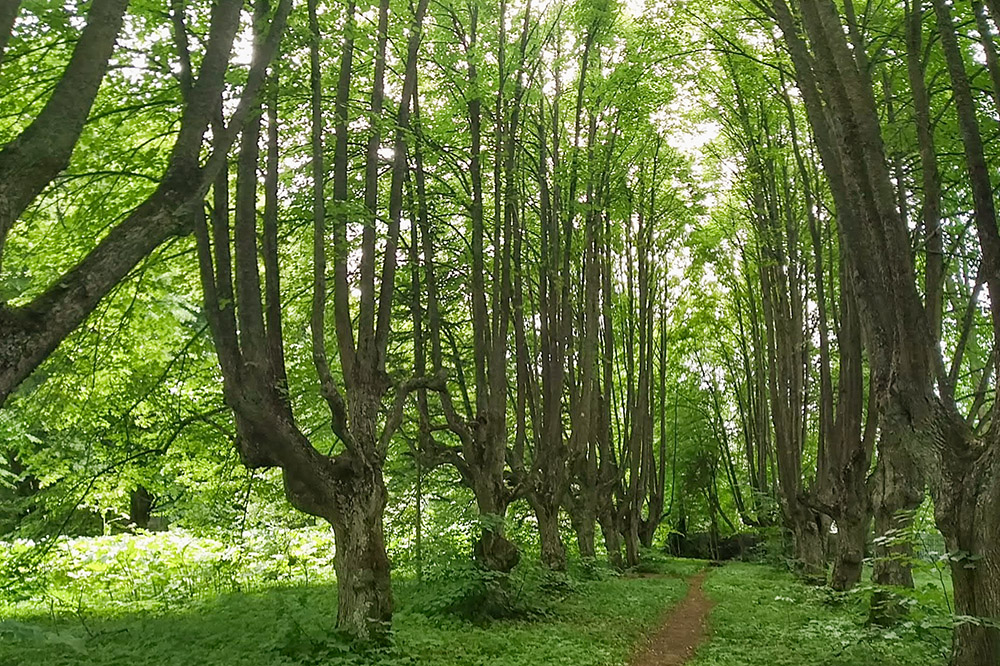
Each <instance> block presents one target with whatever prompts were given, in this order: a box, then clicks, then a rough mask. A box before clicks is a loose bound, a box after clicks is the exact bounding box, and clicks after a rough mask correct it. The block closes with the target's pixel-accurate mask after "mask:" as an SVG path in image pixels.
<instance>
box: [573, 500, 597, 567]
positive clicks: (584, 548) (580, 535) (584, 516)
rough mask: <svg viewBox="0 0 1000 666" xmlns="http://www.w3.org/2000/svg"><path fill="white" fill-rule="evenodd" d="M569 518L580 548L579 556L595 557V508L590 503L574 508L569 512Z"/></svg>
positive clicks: (587, 558) (584, 557)
mask: <svg viewBox="0 0 1000 666" xmlns="http://www.w3.org/2000/svg"><path fill="white" fill-rule="evenodd" d="M570 519H571V520H572V522H573V530H574V531H575V532H576V543H577V546H578V547H579V549H580V557H581V558H582V559H584V560H594V559H596V558H597V548H596V546H595V540H596V537H597V530H596V522H597V516H596V510H595V509H594V508H592V506H591V505H588V506H586V507H579V508H575V509H574V510H573V511H571V512H570Z"/></svg>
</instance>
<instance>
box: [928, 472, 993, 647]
mask: <svg viewBox="0 0 1000 666" xmlns="http://www.w3.org/2000/svg"><path fill="white" fill-rule="evenodd" d="M990 457H992V458H994V460H989V459H987V460H981V461H978V462H979V463H980V465H979V466H977V467H976V468H975V469H976V470H977V471H976V473H974V474H972V475H969V476H970V477H971V478H969V477H966V482H965V484H963V485H961V486H960V489H958V493H959V494H960V495H961V500H960V502H959V503H958V504H957V505H956V506H955V507H954V509H957V511H949V510H948V508H946V509H945V511H942V512H940V514H939V516H938V524H945V521H953V522H950V523H949V524H950V526H951V527H949V528H946V529H944V530H942V532H944V536H945V544H946V546H947V549H948V552H949V553H950V554H951V576H952V583H953V585H954V592H955V614H956V615H958V616H959V620H958V622H957V623H956V625H955V634H954V638H953V644H952V656H951V664H952V666H994V665H995V664H997V663H1000V662H998V657H1000V630H998V628H997V626H996V624H995V623H996V622H997V620H998V618H1000V568H998V566H997V563H998V562H1000V527H998V525H997V520H996V516H998V515H1000V464H998V462H997V460H995V458H996V456H995V455H993V456H990Z"/></svg>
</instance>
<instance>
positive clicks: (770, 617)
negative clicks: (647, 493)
mask: <svg viewBox="0 0 1000 666" xmlns="http://www.w3.org/2000/svg"><path fill="white" fill-rule="evenodd" d="M705 590H706V592H707V593H708V596H709V597H710V598H711V599H712V600H713V601H714V602H715V604H716V605H715V607H714V608H713V610H712V613H711V616H710V625H711V640H710V641H709V642H707V643H706V644H704V645H703V646H702V647H701V648H700V649H699V651H698V653H697V656H696V658H695V659H694V661H693V662H691V663H690V665H689V666H913V665H915V664H919V665H920V666H939V665H940V666H943V665H944V664H945V663H947V658H946V655H947V652H948V648H949V646H950V634H949V631H948V629H949V626H948V619H947V615H946V614H945V613H944V612H943V610H942V609H941V608H939V605H938V604H939V603H941V605H943V599H941V598H939V597H938V596H937V595H939V591H937V592H935V591H934V590H933V589H931V588H930V587H928V588H927V589H926V590H920V589H918V590H917V591H916V592H915V593H914V596H913V597H912V602H911V603H910V612H909V614H908V616H907V617H906V618H904V619H903V620H901V621H900V622H899V623H898V624H897V625H895V626H892V627H885V628H883V627H873V626H869V625H868V622H867V618H868V606H869V600H870V595H871V588H870V587H868V586H861V587H859V589H857V590H856V591H853V592H849V593H837V592H834V591H832V590H830V589H829V588H823V587H809V586H806V585H804V584H802V583H800V582H798V581H796V580H794V579H793V578H792V576H791V575H790V574H788V573H786V572H783V571H779V570H777V569H775V568H772V567H767V566H761V565H752V564H742V563H733V564H730V565H727V566H726V567H725V568H722V569H719V570H716V571H714V572H713V573H712V575H711V576H710V577H709V578H708V579H707V580H706V581H705Z"/></svg>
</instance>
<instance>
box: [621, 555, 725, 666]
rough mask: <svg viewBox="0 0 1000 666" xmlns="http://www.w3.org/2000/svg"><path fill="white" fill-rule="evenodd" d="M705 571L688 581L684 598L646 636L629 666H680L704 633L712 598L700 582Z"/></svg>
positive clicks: (702, 580)
mask: <svg viewBox="0 0 1000 666" xmlns="http://www.w3.org/2000/svg"><path fill="white" fill-rule="evenodd" d="M707 575H708V574H707V572H705V571H702V572H700V573H698V574H695V575H694V577H692V578H691V580H690V581H689V582H688V591H687V595H686V596H685V597H684V599H683V600H682V601H681V602H680V603H679V604H677V605H676V606H675V607H674V608H672V609H671V610H670V612H669V613H668V614H667V617H666V619H665V620H664V621H663V623H662V624H661V625H660V628H659V629H658V630H657V631H656V632H655V633H653V634H652V636H650V639H649V643H648V644H647V645H645V646H644V647H643V648H642V649H641V650H640V651H639V652H638V654H637V655H636V657H635V658H634V659H633V660H632V666H683V665H684V664H686V663H687V662H688V660H689V659H690V658H691V655H693V654H694V652H695V650H697V649H698V646H699V645H701V643H702V641H704V640H705V638H706V636H707V633H708V627H707V623H708V614H709V611H711V610H712V606H713V604H712V601H711V600H710V599H709V598H708V597H707V596H705V591H704V590H703V589H702V585H703V583H704V582H705V577H706V576H707Z"/></svg>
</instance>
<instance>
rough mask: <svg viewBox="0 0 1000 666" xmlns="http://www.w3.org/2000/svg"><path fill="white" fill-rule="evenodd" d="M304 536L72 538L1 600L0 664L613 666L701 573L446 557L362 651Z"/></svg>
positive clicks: (413, 584) (667, 565)
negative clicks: (246, 544)
mask: <svg viewBox="0 0 1000 666" xmlns="http://www.w3.org/2000/svg"><path fill="white" fill-rule="evenodd" d="M308 536H309V535H291V536H290V537H289V539H288V542H287V543H286V544H285V545H284V546H283V547H278V546H277V545H275V544H274V543H273V541H274V539H271V540H270V541H267V542H266V543H265V541H264V540H262V541H261V543H258V544H256V545H257V546H258V547H260V548H261V549H262V550H260V551H251V552H247V551H244V549H242V548H241V549H238V551H239V552H237V551H234V549H233V548H232V547H231V546H227V545H226V544H221V543H218V542H215V541H212V540H210V539H204V538H196V537H192V536H191V535H185V534H178V533H169V534H163V535H146V536H141V537H130V536H128V535H118V536H115V537H101V538H97V539H89V540H88V539H77V540H70V541H67V542H66V543H65V544H63V545H61V546H60V548H58V549H56V550H55V551H53V552H52V553H49V554H48V555H47V556H46V558H45V570H44V571H40V572H38V573H37V574H36V579H35V580H33V581H31V582H32V585H30V586H22V587H21V588H18V586H16V585H11V586H8V587H7V589H6V590H0V598H3V600H0V666H22V665H23V666H27V665H28V664H45V665H46V666H62V665H67V666H68V665H83V664H87V665H91V664H92V665H94V666H111V665H116V666H117V665H122V666H143V665H147V664H148V665H149V666H153V665H156V666H174V665H176V666H189V665H198V666H216V665H233V666H236V665H240V666H256V665H258V664H259V665H268V666H270V665H272V664H273V665H285V664H288V665H292V664H301V665H306V664H337V665H343V666H354V665H362V664H365V665H371V666H402V665H418V664H419V665H421V666H476V665H484V666H485V665H487V664H489V665H496V666H540V665H543V664H552V665H559V664H572V665H573V666H616V665H621V664H625V663H626V662H627V659H628V656H629V654H630V652H631V650H632V646H633V645H634V644H635V643H636V642H637V641H638V640H639V639H640V637H641V635H642V634H643V633H644V632H645V631H647V630H649V629H650V628H652V627H653V626H655V624H656V621H657V619H658V618H659V617H661V616H662V614H663V612H664V610H665V609H666V608H668V607H669V606H670V605H672V604H673V603H675V602H676V601H677V600H678V599H680V598H681V597H682V596H683V594H684V592H685V590H686V583H685V582H684V581H683V580H682V579H681V577H682V576H684V575H687V574H688V573H689V572H693V571H694V570H696V569H697V568H699V567H700V566H701V564H700V563H690V562H683V561H678V560H672V559H671V558H665V557H662V556H658V555H655V554H652V553H650V554H648V557H647V559H646V562H645V564H644V565H643V566H644V567H647V568H649V569H650V570H651V572H653V573H657V574H663V575H658V576H654V577H649V576H642V577H640V576H634V575H628V574H627V575H623V576H619V575H616V574H614V573H613V572H611V571H610V570H608V569H607V568H606V567H604V566H602V565H600V564H597V563H591V564H580V563H575V564H574V566H573V567H572V568H571V570H570V573H569V574H552V573H548V572H544V571H542V570H540V569H539V568H537V567H533V566H531V565H530V564H525V565H523V566H521V567H519V568H518V569H517V570H515V572H513V573H512V574H511V575H510V576H506V577H497V576H490V575H484V574H482V572H479V571H478V570H476V569H475V568H474V567H472V566H470V565H468V564H466V563H463V561H462V560H460V559H459V558H449V561H448V563H447V564H446V565H442V564H438V565H435V566H431V567H428V570H427V571H425V576H424V580H423V581H422V582H417V581H416V580H414V579H412V578H406V577H397V580H394V589H395V595H396V613H395V618H394V623H393V632H392V634H391V638H390V642H389V644H388V645H386V646H383V647H381V648H378V649H375V650H367V651H364V650H361V649H359V648H358V647H357V646H353V645H351V644H350V643H349V642H347V641H346V640H345V639H343V638H342V637H340V636H338V634H337V633H336V632H335V631H334V630H333V627H334V624H335V620H336V615H337V600H336V591H335V582H334V581H333V580H332V577H331V576H330V575H329V572H330V570H331V567H330V566H329V562H328V559H327V558H328V557H329V555H330V553H332V549H328V548H327V546H328V544H327V543H326V542H325V541H324V542H322V543H320V544H319V546H320V547H314V546H313V542H312V541H311V540H310V539H309V538H307V537H308ZM324 538H325V537H324ZM268 544H270V545H268ZM265 545H266V546H267V547H266V548H265ZM22 546H23V544H22ZM10 552H11V551H8V555H9V554H10ZM0 559H3V558H2V557H0ZM9 563H10V562H8V564H9ZM29 593H30V594H29Z"/></svg>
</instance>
